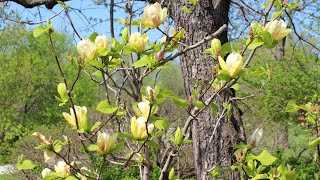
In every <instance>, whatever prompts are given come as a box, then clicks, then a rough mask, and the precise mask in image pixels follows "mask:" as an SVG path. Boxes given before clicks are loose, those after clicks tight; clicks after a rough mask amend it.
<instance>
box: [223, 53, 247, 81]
mask: <svg viewBox="0 0 320 180" xmlns="http://www.w3.org/2000/svg"><path fill="white" fill-rule="evenodd" d="M218 60H219V64H220V67H221V69H223V70H226V71H228V72H229V74H230V76H231V77H232V78H235V77H237V76H238V74H239V72H240V70H241V69H242V66H243V61H242V56H241V55H240V54H239V53H231V54H229V56H228V57H227V60H226V62H225V61H224V60H223V59H222V58H221V57H220V56H219V57H218Z"/></svg>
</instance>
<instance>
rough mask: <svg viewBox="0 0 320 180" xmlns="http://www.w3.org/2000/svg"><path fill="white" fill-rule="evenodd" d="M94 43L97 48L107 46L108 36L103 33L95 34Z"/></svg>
mask: <svg viewBox="0 0 320 180" xmlns="http://www.w3.org/2000/svg"><path fill="white" fill-rule="evenodd" d="M94 44H95V46H96V48H97V49H106V48H108V38H107V37H106V36H105V35H102V36H100V35H99V36H97V37H96V39H95V41H94Z"/></svg>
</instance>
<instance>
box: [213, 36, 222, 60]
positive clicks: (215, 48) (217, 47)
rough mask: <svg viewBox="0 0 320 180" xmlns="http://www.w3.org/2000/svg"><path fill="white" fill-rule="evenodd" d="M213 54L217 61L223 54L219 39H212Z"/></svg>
mask: <svg viewBox="0 0 320 180" xmlns="http://www.w3.org/2000/svg"><path fill="white" fill-rule="evenodd" d="M211 50H212V52H211V54H212V56H213V58H214V59H217V57H218V56H220V54H221V41H220V40H219V39H216V38H214V39H212V41H211Z"/></svg>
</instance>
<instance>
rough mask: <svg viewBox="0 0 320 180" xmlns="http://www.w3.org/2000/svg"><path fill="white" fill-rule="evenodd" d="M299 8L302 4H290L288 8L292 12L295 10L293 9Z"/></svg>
mask: <svg viewBox="0 0 320 180" xmlns="http://www.w3.org/2000/svg"><path fill="white" fill-rule="evenodd" d="M299 6H300V3H290V4H289V6H288V8H289V9H290V10H293V9H295V8H297V7H299Z"/></svg>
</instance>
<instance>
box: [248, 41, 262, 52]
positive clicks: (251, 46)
mask: <svg viewBox="0 0 320 180" xmlns="http://www.w3.org/2000/svg"><path fill="white" fill-rule="evenodd" d="M263 44H264V42H261V41H256V42H254V41H253V42H252V43H250V44H249V46H248V49H250V50H253V49H256V48H257V47H259V46H262V45H263Z"/></svg>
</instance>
